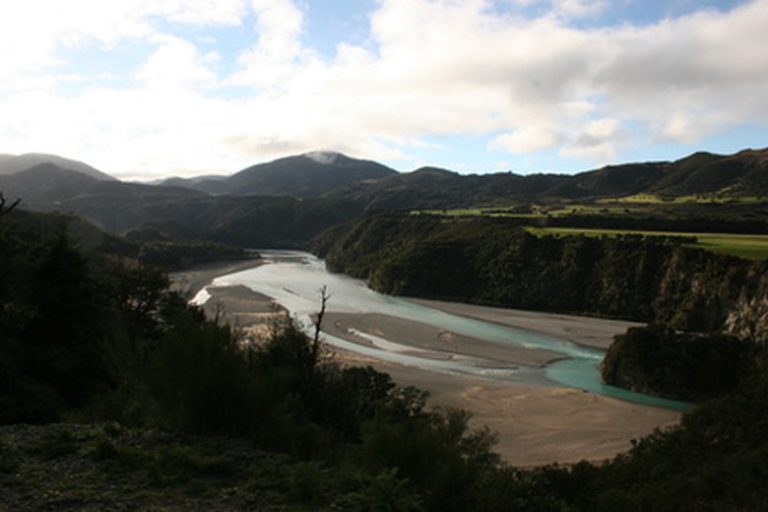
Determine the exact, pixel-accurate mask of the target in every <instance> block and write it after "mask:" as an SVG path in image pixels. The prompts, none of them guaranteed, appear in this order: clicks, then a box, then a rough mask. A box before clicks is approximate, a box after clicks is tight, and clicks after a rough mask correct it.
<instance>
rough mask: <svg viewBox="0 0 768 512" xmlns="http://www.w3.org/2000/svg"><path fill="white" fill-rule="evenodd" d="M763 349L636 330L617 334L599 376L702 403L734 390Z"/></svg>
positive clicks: (719, 338) (728, 339)
mask: <svg viewBox="0 0 768 512" xmlns="http://www.w3.org/2000/svg"><path fill="white" fill-rule="evenodd" d="M760 350H762V346H761V345H758V344H756V343H754V342H752V341H749V340H740V339H738V338H735V337H733V336H723V335H716V334H706V335H702V334H698V335H697V334H690V333H680V332H676V331H674V330H672V329H669V328H664V327H659V326H652V327H633V328H630V329H629V330H627V332H626V333H625V334H622V335H618V336H616V338H615V340H614V342H613V343H612V344H611V347H610V348H609V349H608V353H607V354H606V356H605V359H603V362H602V365H601V374H602V377H603V381H604V382H605V383H606V384H611V385H614V386H618V387H622V388H626V389H631V390H633V391H638V392H640V393H645V394H649V395H657V396H664V397H668V398H675V399H682V400H690V401H701V400H707V399H711V398H716V397H719V396H722V395H725V394H726V393H728V392H730V391H733V390H734V389H735V388H736V387H737V386H738V384H739V383H740V382H741V379H743V378H745V376H746V375H747V374H748V370H749V368H750V366H751V365H752V362H753V361H754V360H755V358H756V357H757V355H758V353H759V352H760Z"/></svg>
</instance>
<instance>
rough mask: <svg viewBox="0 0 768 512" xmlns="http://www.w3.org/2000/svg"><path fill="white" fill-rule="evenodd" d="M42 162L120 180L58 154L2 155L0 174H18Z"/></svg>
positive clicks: (96, 176)
mask: <svg viewBox="0 0 768 512" xmlns="http://www.w3.org/2000/svg"><path fill="white" fill-rule="evenodd" d="M42 164H50V165H54V166H56V167H59V168H61V169H66V170H69V171H73V172H77V173H80V174H85V175H86V176H90V177H91V178H94V179H97V180H102V181H118V180H117V178H114V177H113V176H110V175H109V174H106V173H103V172H101V171H99V170H98V169H96V168H94V167H91V166H90V165H88V164H86V163H84V162H78V161H77V160H70V159H68V158H63V157H60V156H56V155H46V154H42V153H27V154H24V155H0V175H7V174H16V173H18V172H22V171H26V170H28V169H32V168H33V167H37V166H39V165H42Z"/></svg>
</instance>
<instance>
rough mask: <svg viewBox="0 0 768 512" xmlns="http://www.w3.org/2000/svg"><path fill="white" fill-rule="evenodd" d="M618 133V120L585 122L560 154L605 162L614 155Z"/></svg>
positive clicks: (606, 119)
mask: <svg viewBox="0 0 768 512" xmlns="http://www.w3.org/2000/svg"><path fill="white" fill-rule="evenodd" d="M620 135H621V132H620V124H619V122H618V120H616V119H609V118H605V119H596V120H594V121H590V122H589V123H587V125H586V126H585V127H584V130H583V131H582V132H581V133H579V134H578V135H577V136H576V137H575V139H574V140H573V141H572V142H571V143H570V144H568V145H567V146H566V147H564V148H563V149H562V151H561V154H563V155H565V156H569V157H576V158H585V159H588V160H592V161H593V162H596V163H598V164H605V163H607V162H608V161H609V160H610V159H612V158H613V157H614V156H615V155H616V144H617V142H619V141H618V140H617V139H618V138H619V136H620Z"/></svg>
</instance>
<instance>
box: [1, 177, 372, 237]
mask: <svg viewBox="0 0 768 512" xmlns="http://www.w3.org/2000/svg"><path fill="white" fill-rule="evenodd" d="M0 192H3V193H4V195H5V197H6V198H7V199H8V200H11V201H13V200H15V199H17V198H20V199H21V200H22V202H21V205H22V207H24V208H27V209H33V210H43V211H60V212H71V213H75V214H78V215H82V216H84V217H86V218H87V219H90V220H91V221H93V222H95V223H97V224H98V225H99V226H100V227H102V228H105V229H108V230H110V231H113V232H123V231H126V230H130V229H134V228H138V227H141V226H144V225H147V224H152V225H155V226H160V227H161V228H162V231H164V232H165V233H167V234H169V235H171V236H172V237H175V238H181V239H195V240H214V241H219V242H223V243H229V244H237V245H240V246H243V247H259V248H264V247H266V248H269V247H276V248H280V247H299V246H301V244H303V243H304V242H305V241H306V240H309V239H310V238H312V237H314V236H316V235H317V234H319V233H320V232H321V231H323V230H325V229H327V228H328V227H330V226H332V225H334V224H338V223H342V222H347V221H349V220H351V219H353V218H355V217H356V216H358V215H360V214H361V213H362V208H361V207H360V206H359V204H358V203H356V202H353V201H349V200H346V199H322V198H317V199H300V198H294V197H286V196H283V197H278V196H252V195H250V196H233V195H221V196H214V195H210V194H206V193H204V192H199V191H195V190H190V189H188V188H183V187H167V186H166V187H163V186H156V185H145V184H139V183H124V182H107V181H99V180H96V179H94V178H90V177H88V176H85V175H83V174H80V173H77V172H73V171H68V170H66V169H62V168H60V167H58V166H56V165H53V164H41V165H38V166H36V167H33V168H32V169H28V170H26V171H22V172H20V173H16V174H12V175H9V176H0Z"/></svg>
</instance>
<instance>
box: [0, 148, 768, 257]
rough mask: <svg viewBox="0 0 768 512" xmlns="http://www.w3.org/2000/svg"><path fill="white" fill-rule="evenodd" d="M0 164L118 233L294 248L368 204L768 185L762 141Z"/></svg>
mask: <svg viewBox="0 0 768 512" xmlns="http://www.w3.org/2000/svg"><path fill="white" fill-rule="evenodd" d="M0 170H2V172H0V192H2V193H3V194H4V195H5V197H6V198H8V199H10V200H14V199H16V198H21V200H22V207H24V208H27V209H35V210H44V211H62V212H71V213H75V214H78V215H83V216H85V217H87V218H89V219H91V220H92V221H94V222H96V223H98V224H99V225H100V226H102V227H104V228H106V229H109V230H112V231H116V232H122V231H126V230H129V229H134V228H137V227H141V226H143V225H146V224H148V223H154V224H156V225H162V227H163V230H165V231H166V232H168V233H169V235H171V236H177V237H182V238H190V237H191V238H209V239H213V240H218V241H223V242H227V243H236V244H240V245H246V246H251V247H254V246H255V247H259V246H260V247H266V246H275V245H282V246H284V247H290V246H298V245H301V244H302V243H304V242H305V241H306V240H307V239H308V238H310V237H312V236H314V235H316V234H318V233H319V232H321V231H322V230H323V229H325V228H327V227H330V226H332V225H334V224H337V223H339V222H345V221H347V220H351V219H352V218H354V217H356V216H358V215H360V214H361V213H363V212H365V211H377V210H411V209H446V208H474V207H479V206H484V207H488V206H490V207H509V206H514V205H525V204H532V203H536V204H564V205H567V204H574V203H578V202H590V201H597V200H604V199H612V198H622V197H627V196H633V195H635V194H651V195H654V196H656V197H659V198H662V199H664V198H673V197H679V196H687V195H704V196H708V197H710V196H721V197H724V198H726V199H728V198H736V197H739V196H753V197H755V196H756V197H761V196H766V195H768V149H763V150H744V151H741V152H739V153H736V154H734V155H715V154H712V153H703V152H700V153H695V154H693V155H690V156H688V157H686V158H683V159H680V160H677V161H674V162H648V163H631V164H624V165H615V166H607V167H604V168H601V169H597V170H594V171H589V172H583V173H579V174H575V175H564V174H533V175H528V176H523V175H518V174H514V173H511V172H508V173H495V174H485V175H477V174H473V175H461V174H458V173H455V172H453V171H450V170H446V169H439V168H434V167H425V168H421V169H417V170H415V171H413V172H408V173H399V172H397V171H395V170H393V169H391V168H389V167H386V166H384V165H382V164H379V163H376V162H373V161H369V160H359V159H354V158H350V157H347V156H345V155H342V154H339V153H332V152H314V153H306V154H303V155H297V156H292V157H287V158H281V159H278V160H275V161H273V162H268V163H263V164H258V165H254V166H252V167H248V168H246V169H243V170H242V171H240V172H237V173H235V174H233V175H231V176H208V177H204V178H198V179H182V178H174V179H169V180H165V181H163V182H162V183H160V184H156V185H151V184H140V183H127V182H121V181H119V180H117V179H115V178H113V177H111V176H108V175H107V174H105V173H103V172H101V171H98V170H96V169H94V168H93V167H91V166H88V165H87V164H84V163H82V162H76V161H74V160H68V159H64V158H61V157H56V156H52V155H38V154H35V155H22V156H8V155H3V156H0ZM750 211H751V210H750ZM747 213H749V212H747ZM753 213H754V212H753ZM696 215H699V213H696ZM706 215H709V213H706ZM761 222H762V221H761ZM740 229H741V228H740ZM744 229H746V228H744Z"/></svg>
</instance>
